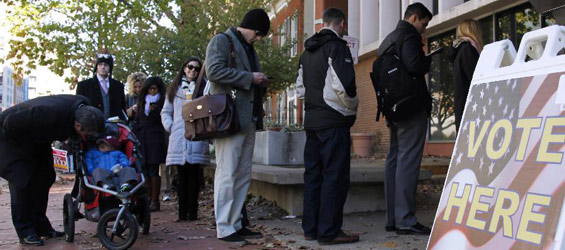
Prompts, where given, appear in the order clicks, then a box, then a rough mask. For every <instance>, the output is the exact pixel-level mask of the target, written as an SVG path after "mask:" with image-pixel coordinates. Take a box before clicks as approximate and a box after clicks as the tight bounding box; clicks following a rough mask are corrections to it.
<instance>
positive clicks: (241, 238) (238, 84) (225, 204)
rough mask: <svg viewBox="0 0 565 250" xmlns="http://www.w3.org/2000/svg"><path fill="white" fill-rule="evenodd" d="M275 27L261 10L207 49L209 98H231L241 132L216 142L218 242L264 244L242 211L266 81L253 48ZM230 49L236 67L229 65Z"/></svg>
mask: <svg viewBox="0 0 565 250" xmlns="http://www.w3.org/2000/svg"><path fill="white" fill-rule="evenodd" d="M270 25H271V22H270V21H269V17H268V15H267V13H266V12H265V11H264V10H262V9H252V10H250V11H248V12H247V14H245V17H244V18H243V20H242V21H241V23H240V24H239V26H238V27H231V28H229V29H228V30H227V31H226V32H225V33H224V34H218V35H216V36H214V37H213V38H212V39H211V40H210V42H209V43H208V47H207V49H206V73H207V76H208V80H210V93H211V94H220V93H232V95H233V96H235V107H236V109H237V114H238V116H239V123H240V126H241V130H240V131H239V132H238V133H236V134H234V135H232V136H229V137H225V138H221V139H216V140H215V142H214V145H215V147H216V159H217V167H216V176H215V180H214V210H215V211H214V212H215V215H216V231H217V237H218V238H219V239H220V240H223V241H227V242H245V239H248V238H260V237H262V235H261V233H258V232H253V231H251V230H249V229H247V228H245V225H242V217H243V216H242V208H243V206H244V202H245V197H246V195H247V190H248V189H249V182H250V178H251V160H252V158H253V147H254V144H255V130H256V129H261V125H262V119H263V114H262V106H261V105H262V99H263V95H264V93H265V88H264V87H266V85H267V83H268V79H267V77H266V76H265V74H263V73H261V68H260V67H259V60H258V58H257V55H256V53H255V49H254V48H253V43H254V42H256V41H259V40H261V39H262V38H263V37H265V36H266V35H267V33H268V32H269V27H270ZM230 43H231V44H232V45H233V49H234V54H235V55H234V56H235V62H234V64H233V65H232V64H231V63H230V61H231V59H230V55H231V52H230V50H231V49H230V47H232V46H230Z"/></svg>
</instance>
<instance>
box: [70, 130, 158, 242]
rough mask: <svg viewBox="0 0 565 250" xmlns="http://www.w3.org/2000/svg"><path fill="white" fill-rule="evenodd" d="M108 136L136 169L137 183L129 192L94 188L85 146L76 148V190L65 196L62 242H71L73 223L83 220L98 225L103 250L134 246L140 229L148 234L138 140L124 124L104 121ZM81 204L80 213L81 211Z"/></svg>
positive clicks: (146, 208)
mask: <svg viewBox="0 0 565 250" xmlns="http://www.w3.org/2000/svg"><path fill="white" fill-rule="evenodd" d="M109 134H110V135H113V136H115V137H117V138H118V139H119V141H120V142H121V144H122V150H121V151H122V152H124V153H125V154H126V156H127V157H128V159H129V160H130V162H132V167H135V168H136V172H137V176H138V183H137V185H135V187H133V188H132V189H131V190H130V191H129V192H117V191H114V190H111V189H105V188H102V187H99V186H97V185H95V183H93V182H94V181H93V180H92V177H91V176H89V175H88V167H87V166H86V163H85V154H86V149H85V147H86V146H85V145H84V143H81V144H80V145H78V150H77V151H76V152H75V153H76V156H75V159H76V165H75V166H76V178H75V188H73V193H72V194H65V197H64V201H63V225H64V229H65V240H66V241H68V242H72V241H73V240H74V233H75V221H78V220H79V219H81V218H86V220H88V221H93V222H98V228H97V235H98V238H99V239H100V242H101V243H102V245H104V247H106V248H108V249H128V248H130V247H131V246H132V245H133V244H134V243H135V240H136V239H137V234H138V231H139V228H141V232H142V233H143V234H147V233H149V225H150V223H151V214H150V211H149V196H148V195H147V190H146V189H145V188H144V187H143V183H144V182H145V178H144V176H143V174H142V173H141V161H142V157H141V154H140V153H139V151H138V146H139V141H138V140H137V139H136V138H135V135H134V134H133V133H132V132H131V131H130V129H129V128H128V127H127V126H126V125H123V124H120V123H114V122H107V123H106V135H109ZM73 197H76V199H73ZM82 203H84V206H83V213H81V212H80V210H81V205H82Z"/></svg>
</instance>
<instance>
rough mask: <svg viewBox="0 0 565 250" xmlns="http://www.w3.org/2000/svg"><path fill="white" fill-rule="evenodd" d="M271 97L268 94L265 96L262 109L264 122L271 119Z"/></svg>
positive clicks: (268, 121)
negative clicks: (263, 110)
mask: <svg viewBox="0 0 565 250" xmlns="http://www.w3.org/2000/svg"><path fill="white" fill-rule="evenodd" d="M271 100H272V98H271V97H270V96H269V97H267V98H266V100H265V103H264V104H263V105H264V109H265V116H266V117H265V122H266V123H270V122H271V121H272V119H273V115H272V113H271V112H272V108H271V107H272V105H273V104H272V103H271Z"/></svg>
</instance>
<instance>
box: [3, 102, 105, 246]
mask: <svg viewBox="0 0 565 250" xmlns="http://www.w3.org/2000/svg"><path fill="white" fill-rule="evenodd" d="M87 102H88V100H87V98H86V97H83V96H75V95H56V96H46V97H38V98H35V99H32V100H29V101H26V102H23V103H20V104H18V105H15V106H13V107H11V108H9V109H7V110H5V111H4V112H2V113H1V114H0V126H1V130H0V155H2V157H0V177H2V178H4V179H6V180H7V181H8V185H9V188H10V202H11V209H12V222H13V223H14V228H15V229H16V232H17V234H18V237H19V238H20V243H21V244H25V245H38V246H40V245H43V240H42V239H41V238H40V237H47V238H56V237H61V236H63V235H64V234H63V233H61V232H57V231H55V230H54V229H53V227H52V226H51V223H50V222H49V219H48V218H47V216H46V214H45V213H46V211H47V202H48V199H49V189H50V188H51V185H53V182H55V170H54V169H53V151H52V149H51V143H52V142H53V141H55V140H58V141H64V140H67V139H69V138H71V139H73V140H86V139H87V137H89V136H94V135H96V134H98V133H100V132H102V131H103V130H104V114H102V112H101V111H100V110H98V109H96V108H95V107H92V106H86V104H87Z"/></svg>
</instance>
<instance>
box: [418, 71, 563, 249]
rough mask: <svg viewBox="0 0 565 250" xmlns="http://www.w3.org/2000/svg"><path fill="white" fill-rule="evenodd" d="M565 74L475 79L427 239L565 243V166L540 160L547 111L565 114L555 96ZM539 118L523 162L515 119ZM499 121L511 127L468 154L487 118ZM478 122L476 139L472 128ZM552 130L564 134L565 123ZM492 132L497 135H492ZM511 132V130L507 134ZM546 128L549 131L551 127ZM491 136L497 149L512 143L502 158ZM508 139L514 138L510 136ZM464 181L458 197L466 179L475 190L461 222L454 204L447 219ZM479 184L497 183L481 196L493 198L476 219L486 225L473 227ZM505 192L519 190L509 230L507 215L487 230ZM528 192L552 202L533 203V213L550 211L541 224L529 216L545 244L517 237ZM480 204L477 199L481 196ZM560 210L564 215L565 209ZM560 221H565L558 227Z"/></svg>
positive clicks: (475, 245) (458, 243) (434, 244)
mask: <svg viewBox="0 0 565 250" xmlns="http://www.w3.org/2000/svg"><path fill="white" fill-rule="evenodd" d="M564 74H565V73H563V72H560V73H552V74H548V75H538V76H533V77H525V78H519V79H510V80H503V81H498V82H491V83H483V84H476V85H473V86H472V87H471V89H470V91H469V92H470V94H469V97H468V100H467V104H466V108H465V113H464V116H463V121H462V124H461V131H460V134H459V136H458V140H457V143H456V145H455V150H454V152H455V153H454V155H453V157H452V160H451V164H450V169H449V173H448V176H447V178H446V183H445V186H444V190H443V193H442V198H441V201H440V204H439V207H438V212H437V214H436V218H435V221H434V228H433V232H432V234H431V236H430V240H429V243H428V248H429V249H496V250H501V249H554V248H555V247H559V246H561V245H562V244H563V243H562V240H563V236H564V234H565V233H564V232H565V211H562V207H563V204H564V203H563V202H564V199H563V197H564V194H565V185H564V184H565V165H564V164H563V162H560V163H547V162H541V161H538V159H537V157H538V153H539V152H538V151H539V149H540V142H541V140H542V135H543V133H544V131H543V130H544V129H543V128H544V124H545V122H546V118H548V117H559V116H563V115H564V114H565V113H564V112H563V111H562V108H561V105H560V104H558V103H557V102H556V93H557V89H558V86H559V79H560V77H561V76H562V75H564ZM529 118H532V119H536V118H541V121H542V122H541V126H540V127H539V128H533V129H531V134H530V135H529V137H528V138H527V142H526V144H525V145H526V149H525V155H524V158H523V160H518V159H517V155H518V151H519V150H518V147H519V144H520V140H521V139H523V138H522V135H523V133H524V131H525V129H521V128H517V127H516V125H517V122H518V121H519V120H523V119H529ZM500 120H507V121H509V122H510V123H511V124H512V129H511V130H510V133H508V132H509V131H508V130H504V129H497V130H496V131H491V130H490V129H488V130H486V131H487V132H486V135H485V136H484V139H483V140H482V141H480V142H476V143H479V144H480V145H478V149H476V154H475V155H474V156H473V157H469V153H470V152H469V149H470V146H469V145H470V144H471V145H472V144H473V143H471V142H475V141H477V138H478V137H479V132H480V131H481V128H482V127H483V126H485V122H486V121H490V122H491V123H490V127H493V124H494V123H496V122H497V121H500ZM471 126H474V131H475V132H474V138H471V135H470V134H471V133H470V132H471V129H472V127H471ZM550 132H551V133H552V134H565V124H561V125H560V126H554V127H553V129H552V130H551V131H550ZM491 133H494V134H492V135H491ZM507 133H508V134H507ZM546 133H547V131H546ZM489 136H491V137H492V138H491V139H490V144H491V145H490V147H491V148H492V149H494V150H495V151H496V150H498V149H501V148H506V147H505V145H504V143H507V142H508V141H509V142H510V144H509V145H507V150H505V151H503V154H502V156H500V158H498V159H491V157H489V155H488V154H487V147H488V146H489V145H487V144H489V143H487V142H488V141H489V140H487V138H488V137H489ZM505 139H510V140H505ZM564 149H565V142H563V141H561V142H554V143H550V144H549V147H548V149H547V152H552V153H563V152H564V151H565V150H564ZM454 183H456V184H459V187H458V188H457V193H456V196H457V197H462V195H463V187H464V186H465V185H466V184H468V185H472V189H471V192H470V195H469V199H468V200H467V205H466V207H465V208H466V209H465V211H464V216H463V220H462V223H460V224H457V223H456V222H455V221H456V216H457V213H458V210H459V208H451V213H450V216H449V219H448V220H444V215H445V213H446V207H447V204H448V199H449V195H450V192H451V188H452V185H453V184H454ZM477 187H488V188H492V189H495V191H494V194H493V195H492V197H490V196H487V197H485V196H483V197H482V198H481V199H480V202H481V203H483V204H488V210H487V211H485V212H482V211H480V212H477V213H476V215H475V219H477V220H481V221H484V222H485V224H486V226H485V229H484V230H480V229H476V228H473V227H469V226H467V224H466V223H467V219H468V217H469V214H470V213H469V211H470V207H471V204H472V202H473V201H472V199H473V194H474V191H475V190H476V188H477ZM499 190H507V191H511V192H514V193H516V194H517V195H518V196H519V205H518V207H517V210H516V212H515V213H514V214H513V215H511V216H510V218H511V219H510V220H508V221H506V223H507V224H508V222H511V228H512V231H511V235H510V236H508V235H504V230H503V228H502V226H503V222H504V221H503V220H502V219H501V220H500V221H498V227H496V230H495V231H494V232H490V231H489V226H490V224H491V223H492V221H491V220H492V217H493V212H494V210H495V203H496V201H497V194H498V191H499ZM528 194H537V195H542V196H551V202H550V204H549V205H548V206H539V205H536V206H533V207H532V209H531V211H532V212H534V213H537V214H544V215H545V219H544V222H543V223H536V222H530V223H529V224H527V228H526V229H527V231H528V232H531V233H535V234H538V235H542V237H541V241H540V243H539V244H536V243H532V242H528V241H524V240H521V238H519V237H517V232H518V230H519V226H520V222H521V215H522V213H523V210H524V207H525V204H526V202H525V201H526V197H527V195H528ZM475 202H476V201H475ZM509 203H510V201H508V200H505V201H504V203H503V204H502V207H504V208H508V207H509V206H510V204H509ZM562 213H563V214H564V215H562ZM559 224H561V226H560V225H559Z"/></svg>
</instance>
